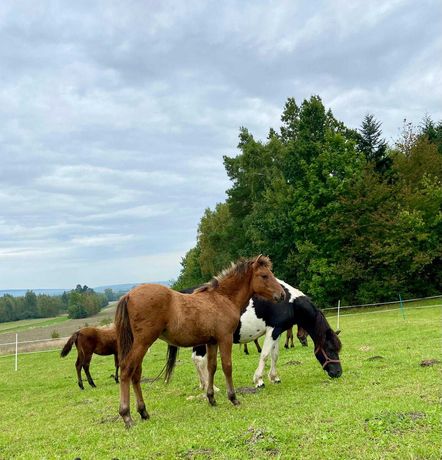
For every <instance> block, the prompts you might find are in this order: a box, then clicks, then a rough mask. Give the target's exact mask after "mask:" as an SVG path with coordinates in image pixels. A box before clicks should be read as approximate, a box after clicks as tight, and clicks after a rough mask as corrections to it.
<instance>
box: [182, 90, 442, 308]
mask: <svg viewBox="0 0 442 460" xmlns="http://www.w3.org/2000/svg"><path fill="white" fill-rule="evenodd" d="M238 149H239V154H238V155H237V156H232V157H229V156H225V157H224V167H225V169H226V172H227V175H228V177H229V178H230V180H231V182H232V186H231V187H230V188H229V189H228V190H227V199H226V201H225V202H223V203H219V204H217V205H216V207H215V209H206V211H205V212H204V215H203V216H202V218H201V221H200V223H199V226H198V232H197V241H196V245H195V246H194V247H193V248H191V249H190V250H189V251H188V252H187V253H186V255H185V257H184V258H183V259H182V262H181V265H182V269H181V272H180V275H179V277H178V279H177V281H176V283H175V284H174V287H175V288H178V289H181V288H184V287H189V286H195V285H198V284H200V283H203V282H206V281H207V280H208V279H210V278H211V277H212V276H213V275H214V274H216V273H217V272H219V271H220V270H221V269H222V268H224V267H226V266H227V265H228V264H229V263H230V262H231V261H235V260H236V259H238V258H239V257H241V256H245V257H249V256H253V255H255V254H259V253H264V254H267V255H269V256H270V257H271V259H272V261H273V264H274V272H275V274H276V275H277V276H278V277H280V278H282V279H284V280H285V281H287V282H289V283H290V284H292V285H294V286H297V287H299V288H300V289H301V290H302V291H304V292H306V293H308V294H309V295H310V296H311V297H312V298H313V299H314V300H315V302H317V303H318V305H320V306H322V307H325V306H330V305H334V304H336V302H337V301H338V300H339V299H341V300H342V302H343V303H346V304H349V303H367V302H375V301H385V300H391V299H392V298H397V295H398V294H399V293H401V294H402V295H403V296H426V295H432V294H436V293H440V286H441V285H442V212H441V211H442V207H441V204H442V183H441V180H442V122H437V123H436V122H434V121H433V120H432V119H431V118H430V117H428V116H427V117H425V118H424V120H423V121H422V124H421V126H419V127H417V128H416V127H414V126H413V125H411V124H410V123H407V122H406V121H405V120H404V126H403V130H402V133H401V134H400V136H399V139H398V140H397V141H396V142H395V143H394V145H389V144H388V143H387V142H386V141H385V139H383V137H382V130H381V123H380V122H379V121H377V120H376V119H375V117H374V116H373V115H371V114H368V115H366V116H365V118H364V120H363V121H362V124H361V127H360V128H359V129H357V130H356V129H351V128H348V127H347V126H345V124H344V123H343V122H342V121H339V120H337V119H336V118H335V116H334V115H333V113H332V111H331V110H330V109H328V110H327V109H326V107H325V106H324V104H323V102H322V100H321V98H320V97H318V96H312V97H311V98H310V99H306V100H304V101H303V102H302V104H300V105H298V104H297V103H296V101H295V99H293V98H289V99H288V100H287V102H286V104H285V106H284V109H283V112H282V116H281V126H280V128H279V130H278V131H277V130H274V129H272V128H271V129H270V130H269V132H268V136H267V139H266V140H265V141H261V140H257V139H255V138H254V136H253V134H252V133H251V132H250V131H249V130H248V129H247V128H244V127H243V128H241V129H240V132H239V144H238Z"/></svg>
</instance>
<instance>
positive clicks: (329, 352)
mask: <svg viewBox="0 0 442 460" xmlns="http://www.w3.org/2000/svg"><path fill="white" fill-rule="evenodd" d="M316 331H321V333H320V334H319V335H318V336H317V340H316V342H315V356H316V359H317V360H318V361H319V363H320V364H321V366H322V368H323V369H324V370H325V371H326V372H327V374H328V375H329V377H332V378H336V377H340V376H341V375H342V367H341V361H340V359H339V352H340V351H341V347H342V345H341V341H340V340H339V337H338V334H336V332H334V331H333V329H332V328H331V327H330V325H329V324H328V322H327V320H326V319H325V317H324V315H323V314H322V312H320V311H318V314H317V317H316ZM338 333H339V331H338Z"/></svg>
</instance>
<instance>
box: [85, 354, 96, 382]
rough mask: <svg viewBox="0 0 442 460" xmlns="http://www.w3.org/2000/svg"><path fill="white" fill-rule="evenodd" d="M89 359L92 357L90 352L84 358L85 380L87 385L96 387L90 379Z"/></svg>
mask: <svg viewBox="0 0 442 460" xmlns="http://www.w3.org/2000/svg"><path fill="white" fill-rule="evenodd" d="M91 359H92V353H91V354H90V356H87V357H85V358H84V361H83V369H84V372H85V374H86V377H87V381H88V383H89V385H90V386H91V387H94V388H96V385H95V383H94V381H93V380H92V376H91V373H90V372H89V365H90V363H91Z"/></svg>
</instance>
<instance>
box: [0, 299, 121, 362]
mask: <svg viewBox="0 0 442 460" xmlns="http://www.w3.org/2000/svg"><path fill="white" fill-rule="evenodd" d="M115 308H116V302H111V303H110V304H109V306H108V307H106V308H103V309H102V310H101V311H100V312H99V313H97V314H96V315H94V316H91V317H89V318H82V319H69V318H68V317H67V315H62V316H57V317H55V318H39V319H27V320H22V321H13V322H9V323H0V355H1V354H2V353H4V349H3V348H2V346H1V344H2V343H8V342H11V341H15V334H16V333H18V340H19V342H20V341H28V340H43V339H48V340H49V339H50V338H51V335H52V332H54V331H55V332H57V333H58V334H59V335H60V337H67V336H70V335H71V334H72V333H73V332H75V331H76V330H78V328H80V327H83V326H85V325H86V324H87V325H89V326H98V325H102V324H104V323H106V322H111V321H113V319H114V316H115Z"/></svg>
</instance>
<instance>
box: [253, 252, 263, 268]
mask: <svg viewBox="0 0 442 460" xmlns="http://www.w3.org/2000/svg"><path fill="white" fill-rule="evenodd" d="M261 257H262V254H260V255H259V256H258V257H257V258H256V259H255V261H254V262H253V266H254V267H255V268H256V267H258V266H259V259H260V258H261Z"/></svg>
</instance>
